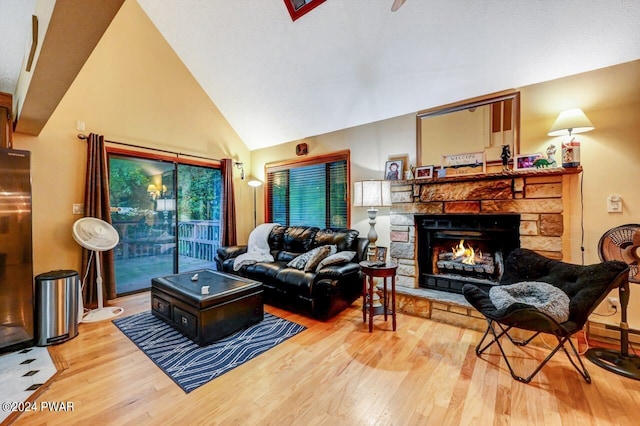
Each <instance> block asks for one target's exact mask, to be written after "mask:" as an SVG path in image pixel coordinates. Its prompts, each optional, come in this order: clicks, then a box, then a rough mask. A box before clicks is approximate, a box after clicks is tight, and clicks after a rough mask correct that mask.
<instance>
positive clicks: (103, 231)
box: [73, 217, 120, 251]
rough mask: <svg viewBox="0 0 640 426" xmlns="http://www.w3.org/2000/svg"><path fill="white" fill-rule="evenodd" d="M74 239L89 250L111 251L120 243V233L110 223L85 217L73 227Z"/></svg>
mask: <svg viewBox="0 0 640 426" xmlns="http://www.w3.org/2000/svg"><path fill="white" fill-rule="evenodd" d="M73 237H74V239H75V240H76V242H77V243H78V244H80V245H81V246H83V247H84V248H87V249H89V250H97V251H105V250H111V249H112V248H114V247H115V246H116V245H117V244H118V242H119V240H120V239H119V236H118V232H117V231H116V230H115V228H114V227H113V226H111V225H110V224H109V223H107V222H105V221H103V220H100V219H96V218H89V217H85V218H82V219H79V220H77V221H76V223H75V224H74V225H73Z"/></svg>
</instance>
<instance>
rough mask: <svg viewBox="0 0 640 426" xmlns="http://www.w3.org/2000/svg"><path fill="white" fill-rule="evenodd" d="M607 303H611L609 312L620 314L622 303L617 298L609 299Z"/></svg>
mask: <svg viewBox="0 0 640 426" xmlns="http://www.w3.org/2000/svg"><path fill="white" fill-rule="evenodd" d="M607 302H609V312H618V311H619V310H620V301H619V300H618V298H617V297H609V298H608V299H607Z"/></svg>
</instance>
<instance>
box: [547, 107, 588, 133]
mask: <svg viewBox="0 0 640 426" xmlns="http://www.w3.org/2000/svg"><path fill="white" fill-rule="evenodd" d="M593 129H594V127H593V124H591V121H589V119H588V118H587V116H586V115H585V113H584V112H582V110H581V109H580V108H573V109H569V110H567V111H562V112H561V113H560V115H558V118H556V121H555V122H554V123H553V126H551V129H549V133H547V135H548V136H564V135H569V136H571V135H572V134H575V133H583V132H588V131H589V130H593Z"/></svg>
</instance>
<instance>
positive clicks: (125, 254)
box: [114, 220, 220, 262]
mask: <svg viewBox="0 0 640 426" xmlns="http://www.w3.org/2000/svg"><path fill="white" fill-rule="evenodd" d="M114 226H115V227H116V229H118V232H119V234H120V243H119V244H118V246H117V247H116V249H115V256H116V259H129V258H132V257H145V256H155V255H160V254H167V253H170V252H172V251H173V250H174V249H175V233H174V232H171V230H170V229H169V227H167V229H166V230H163V229H161V228H151V227H148V228H146V229H144V230H140V226H139V224H138V223H127V222H120V223H115V224H114ZM131 226H133V228H131V229H128V227H131ZM172 234H173V235H172ZM218 247H220V221H219V220H189V221H181V222H179V223H178V253H179V254H180V256H187V257H191V258H194V259H200V260H205V261H209V262H213V259H214V257H215V255H216V251H217V250H218Z"/></svg>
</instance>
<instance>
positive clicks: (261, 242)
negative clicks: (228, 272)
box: [233, 223, 279, 271]
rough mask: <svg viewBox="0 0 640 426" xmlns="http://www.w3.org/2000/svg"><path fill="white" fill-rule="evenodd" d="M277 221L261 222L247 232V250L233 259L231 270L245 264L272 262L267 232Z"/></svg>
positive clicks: (235, 269) (268, 232) (236, 269)
mask: <svg viewBox="0 0 640 426" xmlns="http://www.w3.org/2000/svg"><path fill="white" fill-rule="evenodd" d="M277 225H279V224H278V223H263V224H261V225H258V226H257V227H256V229H254V230H253V231H251V234H249V243H248V245H247V252H246V253H243V254H241V255H239V256H238V257H236V258H235V260H234V261H233V270H234V271H238V270H239V269H240V268H242V267H243V266H245V265H252V264H254V263H258V262H273V256H271V248H270V247H269V234H270V233H271V230H272V229H273V227H274V226H277Z"/></svg>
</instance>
